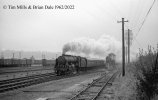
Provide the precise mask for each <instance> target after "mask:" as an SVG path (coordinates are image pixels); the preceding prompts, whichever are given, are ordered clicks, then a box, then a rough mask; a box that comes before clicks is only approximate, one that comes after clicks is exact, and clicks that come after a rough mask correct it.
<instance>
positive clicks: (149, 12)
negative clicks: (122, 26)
mask: <svg viewBox="0 0 158 100" xmlns="http://www.w3.org/2000/svg"><path fill="white" fill-rule="evenodd" d="M155 1H156V0H154V1H153V3H152V5H151V7H150V8H149V10H148V12H147V14H146V16H145V18H144V20H143V22H142V24H141V26H140V28H139V30H138V33H137V34H136V36H135V38H136V37H137V36H138V34H139V32H140V30H141V28H142V26H143V25H144V23H145V21H146V19H147V17H148V15H149V13H150V11H151V9H152V7H153V5H154V3H155Z"/></svg>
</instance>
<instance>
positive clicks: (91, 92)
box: [70, 72, 119, 100]
mask: <svg viewBox="0 0 158 100" xmlns="http://www.w3.org/2000/svg"><path fill="white" fill-rule="evenodd" d="M118 74H119V72H115V73H113V74H108V75H103V76H102V77H101V78H99V79H97V80H95V81H93V82H92V83H91V84H90V85H89V86H88V87H87V88H86V89H84V90H82V91H81V92H79V93H78V94H77V95H75V96H74V97H72V98H71V99H70V100H96V99H97V98H99V96H100V94H101V93H102V91H103V90H104V88H105V87H106V86H108V85H109V84H111V83H112V81H113V80H114V79H115V78H116V76H117V75H118Z"/></svg>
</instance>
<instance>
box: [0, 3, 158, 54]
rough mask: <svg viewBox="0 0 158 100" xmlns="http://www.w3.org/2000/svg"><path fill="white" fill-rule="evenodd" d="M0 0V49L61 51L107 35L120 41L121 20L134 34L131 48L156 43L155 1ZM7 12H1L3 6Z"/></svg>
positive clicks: (157, 12) (157, 20)
mask: <svg viewBox="0 0 158 100" xmlns="http://www.w3.org/2000/svg"><path fill="white" fill-rule="evenodd" d="M152 2H153V0H0V50H6V49H10V50H26V51H27V50H28V51H52V52H61V51H62V48H63V45H64V44H65V43H67V42H69V41H71V40H73V39H76V38H81V37H88V38H92V39H96V40H97V39H99V38H100V37H101V36H102V35H110V36H112V37H114V38H116V40H119V41H121V36H122V31H121V23H117V20H118V21H120V20H121V18H122V17H124V18H125V20H129V22H128V23H125V24H126V25H125V29H127V28H130V29H132V30H133V34H134V35H136V34H138V35H137V37H136V38H135V40H134V43H133V44H132V49H138V48H146V47H147V45H148V44H151V45H152V46H156V44H157V43H158V0H156V2H155V4H154V6H153V8H152V9H151V12H150V14H149V15H148V17H147V19H146V21H145V23H144V25H143V27H142V28H141V30H140V32H139V33H138V30H139V28H140V26H141V23H142V22H143V19H144V18H145V15H146V13H147V11H148V10H149V8H150V6H151V5H152ZM5 5H6V6H7V9H4V8H3V7H4V6H5ZM8 5H12V6H17V5H26V6H28V5H39V6H45V5H48V6H49V5H52V6H54V5H74V9H69V10H68V9H31V10H30V9H9V8H8Z"/></svg>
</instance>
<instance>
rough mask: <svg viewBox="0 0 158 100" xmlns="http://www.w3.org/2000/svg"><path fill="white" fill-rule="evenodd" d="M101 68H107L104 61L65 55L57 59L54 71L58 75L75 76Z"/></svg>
mask: <svg viewBox="0 0 158 100" xmlns="http://www.w3.org/2000/svg"><path fill="white" fill-rule="evenodd" d="M100 66H105V64H104V60H89V59H86V58H84V57H80V56H72V55H64V54H63V55H62V56H59V57H58V58H57V59H56V64H55V67H54V71H55V73H56V74H57V75H63V74H70V73H73V74H75V73H78V72H79V71H86V70H88V69H92V68H96V67H100Z"/></svg>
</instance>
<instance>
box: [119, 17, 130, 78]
mask: <svg viewBox="0 0 158 100" xmlns="http://www.w3.org/2000/svg"><path fill="white" fill-rule="evenodd" d="M117 22H118V23H121V22H122V76H125V43H124V23H125V22H128V20H127V21H124V18H122V21H117Z"/></svg>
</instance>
